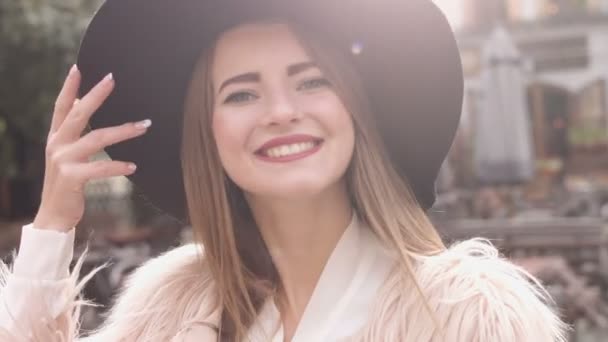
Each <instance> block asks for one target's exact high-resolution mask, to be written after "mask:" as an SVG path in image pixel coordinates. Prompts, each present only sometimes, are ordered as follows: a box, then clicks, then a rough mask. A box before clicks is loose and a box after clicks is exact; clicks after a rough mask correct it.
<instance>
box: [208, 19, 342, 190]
mask: <svg viewBox="0 0 608 342" xmlns="http://www.w3.org/2000/svg"><path fill="white" fill-rule="evenodd" d="M211 73H212V74H211V77H212V82H213V89H214V90H213V91H214V108H213V120H212V121H213V134H214V137H215V140H216V142H217V146H218V150H219V155H220V159H221V161H222V165H223V167H224V169H225V170H226V172H227V173H228V175H229V176H230V178H231V179H232V180H233V181H234V182H235V183H236V184H237V185H238V186H239V187H240V188H241V189H243V190H244V191H245V192H247V193H249V194H253V195H261V196H270V197H277V198H298V197H300V198H304V197H308V196H314V195H315V194H319V193H320V192H321V191H324V190H326V189H328V188H331V187H332V186H335V185H336V184H338V183H339V181H340V180H341V179H342V177H343V175H344V173H345V171H346V168H347V167H348V164H349V162H350V159H351V156H352V153H353V148H354V129H353V123H352V121H351V116H350V114H349V113H348V112H347V110H346V108H345V107H344V105H343V103H342V101H341V100H340V99H339V98H338V96H337V95H336V93H335V92H334V90H333V89H332V85H331V84H330V83H329V81H328V80H327V79H326V78H325V77H324V75H323V73H322V72H321V70H320V69H319V68H317V67H316V66H315V63H314V61H313V60H311V58H310V56H308V54H307V53H306V52H305V50H304V49H303V47H302V46H301V45H300V44H299V42H298V41H297V39H296V37H295V36H294V34H293V33H292V32H291V31H290V30H289V28H288V26H286V25H284V24H247V25H242V26H239V27H237V28H235V29H232V30H230V31H227V32H225V33H224V34H223V35H222V36H221V37H220V39H219V41H218V44H217V46H216V49H215V54H214V56H213V63H212V70H211Z"/></svg>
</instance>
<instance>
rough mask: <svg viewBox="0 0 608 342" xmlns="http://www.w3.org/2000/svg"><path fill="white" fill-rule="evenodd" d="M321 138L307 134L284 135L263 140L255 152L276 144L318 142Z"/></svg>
mask: <svg viewBox="0 0 608 342" xmlns="http://www.w3.org/2000/svg"><path fill="white" fill-rule="evenodd" d="M321 140H322V139H321V138H318V137H315V136H312V135H309V134H292V135H285V136H282V137H277V138H274V139H270V140H268V141H267V142H265V143H264V144H263V145H262V146H260V148H258V149H257V151H256V152H257V153H259V152H262V151H264V150H267V149H269V148H273V147H276V146H281V145H289V144H297V143H303V142H309V141H312V142H315V143H316V142H320V141H321Z"/></svg>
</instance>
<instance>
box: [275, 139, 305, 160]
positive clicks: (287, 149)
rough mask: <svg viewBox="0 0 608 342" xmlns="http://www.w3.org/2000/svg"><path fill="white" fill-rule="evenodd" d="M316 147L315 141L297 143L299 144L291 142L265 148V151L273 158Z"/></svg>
mask: <svg viewBox="0 0 608 342" xmlns="http://www.w3.org/2000/svg"><path fill="white" fill-rule="evenodd" d="M313 147H315V143H314V142H312V141H309V142H303V143H297V144H289V145H281V146H276V147H273V148H269V149H267V150H265V151H264V152H263V153H264V154H265V155H266V156H268V157H272V158H280V157H285V156H289V155H292V154H297V153H302V152H304V151H308V150H310V149H312V148H313Z"/></svg>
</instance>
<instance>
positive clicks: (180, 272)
mask: <svg viewBox="0 0 608 342" xmlns="http://www.w3.org/2000/svg"><path fill="white" fill-rule="evenodd" d="M200 255H201V253H200V251H199V248H198V247H196V246H195V245H188V246H183V247H179V248H176V249H174V250H172V251H170V252H168V253H165V254H164V255H161V256H159V257H157V258H154V259H152V260H149V261H148V262H146V263H145V264H144V265H142V266H140V267H139V268H138V269H137V270H136V271H135V272H134V273H133V274H132V275H131V276H130V277H129V280H128V281H127V282H126V284H125V286H124V288H123V289H122V291H121V293H120V295H119V296H118V298H117V300H116V303H115V305H114V306H113V308H112V309H111V310H110V313H109V316H108V317H107V318H106V321H105V323H104V324H103V325H102V327H101V328H99V329H98V330H97V331H95V332H94V333H93V334H90V335H89V336H88V337H82V336H81V333H82V332H80V331H79V325H78V321H79V315H80V308H81V306H82V305H87V304H90V303H88V302H86V301H84V300H82V299H80V293H81V290H82V288H83V287H84V284H85V283H86V282H87V281H88V280H89V279H91V278H92V276H93V275H94V274H95V273H96V272H97V270H98V269H99V268H98V269H96V270H94V271H93V272H91V273H90V274H89V275H87V276H86V277H84V278H83V279H82V280H80V281H79V280H78V277H79V273H80V269H81V266H82V263H83V260H84V256H85V255H84V254H83V256H82V257H81V258H80V259H79V260H78V262H77V263H76V266H75V267H74V269H73V271H72V273H71V275H70V276H69V278H66V279H63V280H60V281H54V282H53V283H52V284H46V283H45V282H44V281H42V280H41V281H32V280H29V279H28V280H25V279H24V280H23V281H22V282H19V281H18V280H17V281H15V279H10V278H11V277H13V275H12V273H11V271H10V269H9V267H8V266H7V265H5V264H3V263H0V285H2V288H3V295H11V294H10V293H7V291H6V290H7V287H6V286H5V285H7V284H9V285H11V286H9V288H8V291H9V292H11V290H10V289H11V288H14V289H15V290H16V291H15V293H16V294H18V295H19V296H22V297H23V300H25V301H27V303H29V304H28V309H27V312H25V313H21V315H20V316H19V317H10V318H11V319H10V321H11V323H12V327H11V328H1V327H0V341H11V342H75V341H78V342H108V341H112V342H123V341H125V342H126V341H128V342H140V341H141V342H144V341H145V342H157V341H158V342H168V341H171V342H182V341H192V340H193V336H194V337H196V341H197V342H211V341H215V340H216V334H215V332H214V329H213V328H214V327H216V326H217V325H218V323H219V317H220V315H219V310H217V309H216V308H217V307H218V304H217V301H216V299H217V297H216V296H215V292H214V291H215V289H214V287H213V285H212V282H211V278H210V275H209V273H208V272H205V269H204V263H203V262H202V258H200V257H199V256H200ZM101 267H103V266H101ZM101 267H100V268H101ZM21 284H26V285H27V287H28V288H27V289H24V288H22V285H21ZM25 293H27V295H24V294H25ZM54 295H56V296H57V298H59V300H55V299H57V298H53V296H54ZM49 297H50V298H53V299H54V300H52V301H51V303H52V305H53V306H57V307H53V308H49V307H48V305H46V304H45V303H48V302H49V301H48V299H49ZM54 312H59V314H58V315H57V314H53V313H54Z"/></svg>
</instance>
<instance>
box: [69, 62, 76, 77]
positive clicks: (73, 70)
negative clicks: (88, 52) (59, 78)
mask: <svg viewBox="0 0 608 342" xmlns="http://www.w3.org/2000/svg"><path fill="white" fill-rule="evenodd" d="M76 71H78V67H77V66H76V64H72V67H71V68H70V72H69V75H70V76H71V75H74V74H75V73H76Z"/></svg>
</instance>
